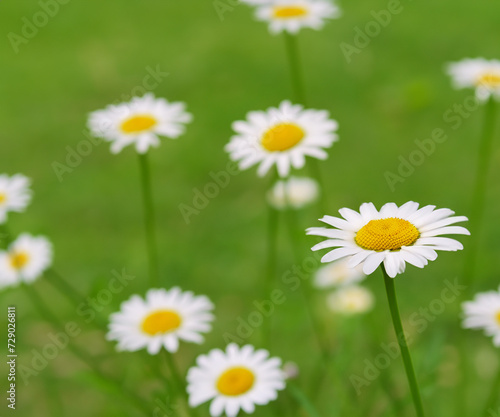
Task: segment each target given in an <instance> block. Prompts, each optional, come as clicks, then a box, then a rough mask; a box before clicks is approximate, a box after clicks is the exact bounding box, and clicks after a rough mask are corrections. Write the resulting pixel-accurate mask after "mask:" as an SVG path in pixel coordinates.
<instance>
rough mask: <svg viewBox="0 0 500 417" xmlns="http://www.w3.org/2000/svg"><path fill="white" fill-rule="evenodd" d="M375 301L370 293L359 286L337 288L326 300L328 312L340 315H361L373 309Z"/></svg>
mask: <svg viewBox="0 0 500 417" xmlns="http://www.w3.org/2000/svg"><path fill="white" fill-rule="evenodd" d="M374 303H375V299H374V297H373V294H372V293H371V291H370V290H369V289H367V288H365V287H362V286H360V285H351V286H348V287H344V288H339V289H338V290H337V291H335V292H333V293H331V294H330V295H329V296H328V298H327V304H328V307H329V308H330V310H332V311H334V312H336V313H341V314H347V315H350V314H361V313H366V312H367V311H370V310H371V309H372V308H373V305H374Z"/></svg>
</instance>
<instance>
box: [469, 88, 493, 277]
mask: <svg viewBox="0 0 500 417" xmlns="http://www.w3.org/2000/svg"><path fill="white" fill-rule="evenodd" d="M495 111H496V105H495V99H494V98H493V96H491V97H490V99H489V100H488V102H487V103H486V105H485V114H484V125H483V132H482V134H481V139H480V143H479V154H478V157H477V167H476V179H475V184H474V191H473V193H472V206H471V216H470V230H471V237H470V243H469V250H468V251H467V257H466V258H465V267H464V279H465V282H466V284H469V283H471V282H472V280H473V278H474V272H475V266H476V256H477V253H478V245H479V242H480V234H481V233H480V232H481V223H482V220H483V215H484V203H485V198H486V185H487V179H488V173H489V171H490V165H491V159H492V155H493V152H492V145H493V137H494V133H495Z"/></svg>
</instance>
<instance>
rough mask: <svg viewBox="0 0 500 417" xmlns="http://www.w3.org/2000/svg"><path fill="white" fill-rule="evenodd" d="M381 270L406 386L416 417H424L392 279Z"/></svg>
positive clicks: (383, 269) (383, 268)
mask: <svg viewBox="0 0 500 417" xmlns="http://www.w3.org/2000/svg"><path fill="white" fill-rule="evenodd" d="M381 269H382V273H383V274H384V283H385V290H386V293H387V301H388V302H389V309H390V311H391V317H392V323H393V325H394V331H395V332H396V339H397V341H398V344H399V347H400V348H401V356H402V358H403V364H404V367H405V371H406V377H407V378H408V384H409V385H410V391H411V396H412V398H413V403H414V405H415V411H416V413H417V416H418V417H424V407H423V406H422V398H421V397H420V390H419V388H418V383H417V378H416V376H415V370H414V369H413V363H412V360H411V355H410V349H409V348H408V343H407V341H406V335H405V332H404V330H403V324H402V323H401V316H400V315H399V307H398V300H397V298H396V288H395V286H394V279H393V278H391V277H389V275H387V271H386V270H385V267H384V266H381Z"/></svg>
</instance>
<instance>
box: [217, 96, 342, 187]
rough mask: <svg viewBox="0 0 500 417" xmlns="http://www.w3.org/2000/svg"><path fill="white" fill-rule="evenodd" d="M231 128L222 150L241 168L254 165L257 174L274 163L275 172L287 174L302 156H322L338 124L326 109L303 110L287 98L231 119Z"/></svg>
mask: <svg viewBox="0 0 500 417" xmlns="http://www.w3.org/2000/svg"><path fill="white" fill-rule="evenodd" d="M232 127H233V130H234V131H235V132H236V135H235V136H233V137H232V138H231V140H230V142H229V143H228V144H227V145H226V148H225V149H226V152H228V153H229V156H230V158H231V159H232V160H233V161H239V167H240V169H241V170H245V169H248V168H250V167H252V166H254V165H257V164H258V165H259V167H258V169H257V173H258V175H259V176H264V175H266V174H267V172H269V170H270V169H271V167H272V166H273V165H276V167H277V170H278V174H279V175H280V176H281V177H287V176H288V174H289V173H290V169H291V168H292V167H293V168H296V169H300V168H303V167H304V165H305V157H306V156H311V157H313V158H317V159H322V160H323V159H326V158H327V157H328V154H327V152H326V151H325V148H329V147H331V146H332V144H333V143H334V142H336V141H337V140H338V137H337V134H336V133H335V132H336V130H337V128H338V124H337V122H336V121H335V120H332V119H330V118H329V113H328V112H327V111H326V110H311V109H304V108H303V107H302V106H301V105H299V104H292V103H290V102H289V101H283V102H282V103H281V104H280V105H279V107H278V108H274V107H271V108H269V109H268V110H267V111H252V112H249V113H248V115H247V120H245V121H237V122H234V123H233V126H232Z"/></svg>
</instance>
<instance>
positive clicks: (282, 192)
mask: <svg viewBox="0 0 500 417" xmlns="http://www.w3.org/2000/svg"><path fill="white" fill-rule="evenodd" d="M318 195H319V186H318V183H317V182H316V181H315V180H313V179H312V178H305V177H301V178H299V177H290V178H288V179H285V180H280V181H277V182H276V183H275V184H274V186H273V188H271V190H270V191H269V193H268V195H267V199H268V201H269V203H270V204H271V205H272V206H273V207H274V208H276V209H278V210H283V209H285V208H287V207H288V206H290V207H292V208H294V209H300V208H302V207H305V206H307V205H308V204H311V203H313V202H314V201H316V200H317V198H318Z"/></svg>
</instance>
